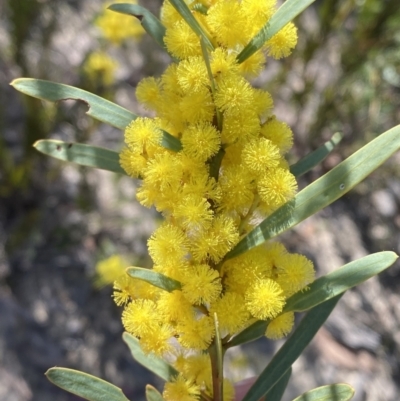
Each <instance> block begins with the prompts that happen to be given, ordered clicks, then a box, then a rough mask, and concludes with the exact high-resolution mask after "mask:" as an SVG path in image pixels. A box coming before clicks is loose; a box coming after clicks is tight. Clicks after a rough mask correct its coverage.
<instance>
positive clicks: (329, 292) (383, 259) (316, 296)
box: [226, 252, 398, 347]
mask: <svg viewBox="0 0 400 401" xmlns="http://www.w3.org/2000/svg"><path fill="white" fill-rule="evenodd" d="M397 258H398V256H397V255H396V254H395V253H394V252H378V253H374V254H372V255H368V256H365V257H363V258H361V259H358V260H356V261H354V262H350V263H348V264H346V265H344V266H342V267H341V268H340V269H337V270H335V271H333V272H332V273H329V274H327V275H326V276H323V277H320V278H318V279H317V280H315V281H314V282H313V283H311V284H310V286H309V289H308V290H306V291H300V292H298V293H296V294H294V295H292V296H291V297H290V298H289V299H288V300H287V303H286V305H285V307H284V309H283V311H282V313H286V312H292V311H295V312H303V311H306V310H309V309H311V308H314V307H315V306H317V305H319V304H321V303H324V302H326V301H328V300H330V299H332V298H334V297H336V296H338V295H340V294H343V293H344V292H345V291H347V290H349V289H350V288H352V287H354V286H356V285H358V284H361V283H362V282H364V281H366V280H368V279H369V278H371V277H373V276H375V275H377V274H379V273H380V272H382V271H383V270H385V269H387V268H388V267H389V266H391V265H392V264H393V263H394V262H395V261H396V260H397ZM268 323H269V322H268V321H257V322H255V323H253V324H252V325H251V326H249V327H247V328H246V329H245V330H243V331H242V332H241V333H239V334H238V335H237V336H236V337H234V338H233V339H232V340H231V341H229V342H228V343H227V344H226V346H227V347H234V346H236V345H239V344H243V343H247V342H250V341H254V340H256V339H257V338H260V337H262V336H263V335H264V333H265V330H266V329H267V326H268Z"/></svg>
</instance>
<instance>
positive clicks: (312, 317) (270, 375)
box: [243, 295, 341, 401]
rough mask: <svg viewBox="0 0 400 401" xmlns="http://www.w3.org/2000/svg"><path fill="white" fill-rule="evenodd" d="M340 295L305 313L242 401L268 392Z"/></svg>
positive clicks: (317, 328) (304, 346)
mask: <svg viewBox="0 0 400 401" xmlns="http://www.w3.org/2000/svg"><path fill="white" fill-rule="evenodd" d="M340 298H341V295H339V296H336V297H335V298H332V299H330V300H329V301H326V302H324V303H322V304H320V305H318V306H316V307H315V308H314V309H312V310H311V311H310V312H308V313H307V314H306V316H305V317H304V318H303V320H302V321H301V323H300V324H299V326H298V327H297V328H296V330H295V331H294V332H293V333H292V335H291V336H290V338H289V339H288V340H287V341H286V342H285V344H283V346H282V347H281V348H280V349H279V351H278V352H277V353H276V354H275V355H274V357H273V358H272V360H271V362H270V363H269V364H268V366H267V367H266V368H265V369H264V370H263V371H262V373H261V374H260V376H259V377H258V379H257V380H256V382H255V383H254V384H253V386H252V387H251V388H250V390H249V392H248V393H247V394H246V395H245V396H244V398H243V401H258V400H259V399H260V398H261V397H263V396H265V395H266V394H268V392H269V391H270V390H271V389H272V387H273V386H274V385H275V383H277V382H278V381H279V380H280V379H281V377H282V376H283V375H284V374H285V373H286V372H287V370H288V369H289V368H290V367H291V366H292V364H293V363H294V362H295V361H296V359H297V358H298V357H299V356H300V354H301V353H302V352H303V351H304V349H305V348H306V347H307V345H308V344H309V343H310V341H311V340H312V339H313V337H314V336H315V334H316V333H317V331H318V330H319V329H320V327H321V326H322V325H323V324H324V322H325V320H326V319H327V318H328V316H329V315H330V313H331V312H332V310H333V309H334V307H335V306H336V304H337V302H338V301H339V299H340Z"/></svg>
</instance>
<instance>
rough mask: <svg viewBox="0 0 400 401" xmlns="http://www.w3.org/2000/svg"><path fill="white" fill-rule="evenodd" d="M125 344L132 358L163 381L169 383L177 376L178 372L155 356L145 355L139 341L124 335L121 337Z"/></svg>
mask: <svg viewBox="0 0 400 401" xmlns="http://www.w3.org/2000/svg"><path fill="white" fill-rule="evenodd" d="M122 338H123V340H124V341H125V343H126V344H127V345H128V347H129V349H130V351H131V353H132V356H133V358H134V359H135V360H136V361H137V362H138V363H140V364H141V365H142V366H144V367H145V368H146V369H148V370H149V371H150V372H153V373H154V374H155V375H157V376H158V377H160V378H161V379H163V380H165V381H170V380H171V379H172V378H174V377H175V376H177V375H178V372H177V371H176V370H175V369H174V368H173V367H172V366H171V365H170V364H168V363H167V362H165V361H163V360H162V359H161V358H158V357H156V356H155V355H146V354H145V353H144V352H143V350H142V348H141V347H140V344H139V340H138V339H137V338H136V337H134V336H132V335H131V334H129V333H124V334H123V336H122Z"/></svg>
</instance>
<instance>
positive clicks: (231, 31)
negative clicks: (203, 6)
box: [207, 0, 249, 47]
mask: <svg viewBox="0 0 400 401" xmlns="http://www.w3.org/2000/svg"><path fill="white" fill-rule="evenodd" d="M207 23H208V25H209V26H210V28H211V30H212V32H213V34H214V36H215V37H216V39H217V42H218V43H220V44H221V45H223V46H224V47H235V46H236V45H239V44H241V45H244V44H245V43H246V33H245V32H246V30H248V29H249V24H247V21H246V17H245V16H244V15H243V12H242V9H241V7H240V3H239V2H237V1H236V0H225V1H219V2H217V3H216V4H215V5H213V6H212V7H210V8H209V10H208V13H207Z"/></svg>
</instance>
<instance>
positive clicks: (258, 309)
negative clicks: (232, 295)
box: [245, 278, 285, 320]
mask: <svg viewBox="0 0 400 401" xmlns="http://www.w3.org/2000/svg"><path fill="white" fill-rule="evenodd" d="M245 300H246V306H247V309H248V310H249V311H250V313H251V314H252V315H253V316H254V317H255V318H257V319H260V320H266V319H273V318H274V317H275V316H277V315H278V314H279V313H280V312H281V311H282V309H283V307H284V306H285V297H284V295H283V291H282V288H281V287H280V285H279V284H278V283H277V282H276V281H274V280H271V279H269V278H267V279H264V280H256V281H255V283H254V284H253V285H252V286H251V287H250V288H249V289H248V290H247V291H246V295H245Z"/></svg>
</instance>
